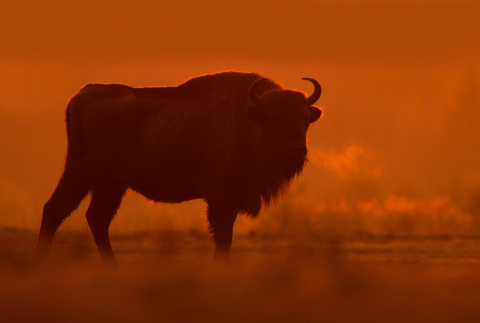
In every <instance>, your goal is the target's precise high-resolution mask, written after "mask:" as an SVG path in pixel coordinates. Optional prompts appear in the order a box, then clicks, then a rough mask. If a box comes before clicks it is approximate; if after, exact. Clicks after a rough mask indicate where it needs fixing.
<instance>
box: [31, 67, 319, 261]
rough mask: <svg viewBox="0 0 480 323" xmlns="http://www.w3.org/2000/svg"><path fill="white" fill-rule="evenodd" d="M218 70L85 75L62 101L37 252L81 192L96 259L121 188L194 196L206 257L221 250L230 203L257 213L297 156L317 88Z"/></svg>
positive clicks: (227, 235) (42, 252) (42, 253)
mask: <svg viewBox="0 0 480 323" xmlns="http://www.w3.org/2000/svg"><path fill="white" fill-rule="evenodd" d="M305 80H307V81H310V82H311V83H312V84H313V85H314V87H315V90H314V93H313V94H312V95H311V96H310V97H308V98H307V97H306V96H305V95H304V94H303V93H301V92H297V91H292V90H287V89H283V88H282V87H281V86H280V85H279V84H277V83H275V82H273V81H272V80H269V79H267V78H262V77H261V76H260V75H257V74H253V73H239V72H225V73H219V74H214V75H206V76H200V77H197V78H193V79H191V80H189V81H187V82H185V83H183V84H181V85H179V86H177V87H163V88H132V87H128V86H125V85H118V84H109V85H103V84H89V85H86V86H85V87H84V88H83V89H81V90H80V92H79V93H77V94H76V95H75V96H74V97H73V98H72V99H71V100H70V102H69V104H68V106H67V113H66V114H67V119H66V123H67V136H68V153H67V159H66V164H65V170H64V173H63V175H62V177H61V179H60V181H59V183H58V186H57V188H56V189H55V191H54V192H53V195H52V197H51V198H50V199H49V201H48V202H47V203H46V204H45V207H44V210H43V216H42V223H41V227H40V233H39V240H38V245H37V253H36V256H37V258H38V259H44V258H45V257H46V255H47V253H48V250H49V249H50V245H51V243H52V240H53V236H54V234H55V232H56V231H57V229H58V227H59V226H60V225H61V223H62V222H63V220H65V219H66V218H67V217H68V215H69V214H70V213H71V212H72V211H73V210H75V209H76V208H77V207H78V205H79V203H80V202H81V200H82V199H83V198H84V197H85V196H86V195H87V194H88V193H89V192H91V193H92V199H91V202H90V205H89V207H88V210H87V214H86V217H87V222H88V224H89V226H90V229H91V232H92V235H93V238H94V240H95V243H96V245H97V248H98V250H99V252H100V255H101V257H102V259H103V260H105V261H115V257H114V254H113V252H112V248H111V245H110V240H109V232H108V231H109V226H110V222H111V221H112V219H113V217H114V215H115V213H116V211H117V209H118V208H119V206H120V203H121V200H122V198H123V196H124V194H125V192H126V190H127V189H129V188H130V189H132V190H134V191H137V192H139V193H141V194H143V195H144V196H146V197H147V198H148V199H151V200H153V201H158V202H170V203H179V202H182V201H187V200H192V199H203V200H204V201H205V202H206V203H207V206H208V208H207V218H208V222H209V229H210V232H211V234H212V238H213V241H214V244H215V258H216V259H218V258H225V257H228V255H229V252H230V246H231V243H232V234H233V225H234V222H235V219H236V217H237V215H238V214H239V213H244V214H247V215H249V216H251V217H256V216H257V215H258V213H259V212H260V209H261V208H262V205H263V206H265V207H266V206H268V205H269V204H270V203H272V202H274V201H275V200H276V199H277V198H278V197H279V195H281V193H282V192H284V191H285V190H286V188H287V187H288V184H289V183H290V181H291V180H292V179H293V178H294V177H295V176H296V175H298V174H299V173H300V172H301V171H302V169H303V167H304V165H305V162H306V158H307V147H306V134H307V130H308V127H309V125H310V124H311V123H313V122H315V121H316V120H317V119H319V117H320V116H321V111H320V110H319V109H318V108H315V107H313V106H312V105H313V104H314V103H315V102H316V101H317V100H318V98H319V97H320V93H321V88H320V85H319V84H318V82H317V81H315V80H314V79H310V78H305Z"/></svg>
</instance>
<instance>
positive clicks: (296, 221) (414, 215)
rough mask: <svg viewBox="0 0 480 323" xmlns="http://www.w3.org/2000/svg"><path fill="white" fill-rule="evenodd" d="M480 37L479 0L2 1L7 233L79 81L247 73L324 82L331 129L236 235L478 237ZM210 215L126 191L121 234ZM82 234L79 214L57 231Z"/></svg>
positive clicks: (197, 225) (55, 149)
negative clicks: (286, 188)
mask: <svg viewBox="0 0 480 323" xmlns="http://www.w3.org/2000/svg"><path fill="white" fill-rule="evenodd" d="M479 32H480V3H479V2H477V1H471V2H467V1H388V0H384V1H361V0H359V1H313V0H312V1H307V0H298V1H284V0H275V1H220V0H215V1H205V0H202V1H197V0H193V1H192V0H188V1H182V0H176V1H170V0H168V1H147V0H137V1H134V2H132V1H124V0H120V1H92V0H82V1H76V0H75V1H64V0H62V1H60V0H56V1H54V0H50V1H21V0H20V1H19V0H2V1H1V2H0V89H1V90H0V226H3V227H16V228H21V229H28V230H37V228H38V226H39V223H40V219H41V210H42V207H43V204H44V203H45V201H46V200H47V199H48V198H49V196H50V194H51V193H52V191H53V189H54V187H55V185H56V183H57V181H58V179H59V177H60V175H61V171H62V167H63V163H64V159H65V153H66V135H65V126H64V111H65V106H66V103H67V101H68V99H69V97H71V96H72V95H73V94H74V93H75V92H76V91H77V90H78V89H79V88H80V87H81V86H82V85H84V84H85V83H89V82H101V83H125V84H128V85H132V86H165V85H176V84H179V83H181V82H183V81H184V80H186V79H188V78H190V77H194V76H197V75H201V74H206V73H213V72H218V71H223V70H240V71H247V72H250V71H253V72H258V73H261V74H263V75H266V76H269V77H272V78H274V79H275V80H277V81H279V82H281V83H283V84H284V85H285V86H286V87H292V88H296V89H299V90H302V91H305V92H308V93H310V92H311V90H312V88H311V85H310V84H309V83H308V82H304V81H301V80H300V78H301V77H314V78H316V79H317V80H319V81H320V83H321V84H322V87H323V95H322V98H321V99H320V100H319V102H318V104H317V105H318V106H323V107H324V117H323V118H322V119H321V120H320V121H319V122H318V123H317V124H316V125H315V126H314V127H313V128H312V129H311V131H310V134H309V149H310V164H309V165H308V166H307V168H306V170H305V172H304V173H303V174H302V176H301V177H300V179H299V181H297V182H296V183H295V184H294V185H293V187H292V190H291V192H290V194H289V195H288V196H287V197H286V199H285V200H284V202H283V203H281V204H280V205H278V206H277V207H275V208H273V209H272V210H270V211H269V212H266V213H264V214H262V215H261V217H260V218H259V220H258V221H250V220H248V219H241V220H240V221H239V223H238V226H237V227H236V230H237V232H239V233H242V232H243V233H248V234H252V233H265V234H278V233H282V234H290V233H293V234H295V233H300V234H302V235H303V234H305V232H307V233H308V234H312V235H324V234H334V235H351V234H373V235H377V234H378V235H400V236H403V235H409V236H411V235H442V236H443V235H471V234H478V232H479V231H478V229H480V227H479V226H478V223H477V222H479V221H478V219H480V149H479V143H478V140H479V138H480V127H479V126H480V83H479V68H480V42H479V38H478V36H479ZM84 210H85V203H84V204H83V205H82V213H83V212H84ZM201 213H203V206H202V203H201V202H189V203H185V204H182V205H176V206H170V205H153V204H151V203H145V200H144V198H143V197H141V196H139V195H137V194H134V193H129V194H128V197H127V198H126V199H125V200H124V203H123V206H122V208H121V210H120V211H119V215H118V216H117V218H116V220H115V221H114V223H113V227H112V230H113V232H114V233H115V232H126V231H145V230H150V229H154V230H156V229H168V230H170V229H171V230H186V231H196V230H199V231H200V230H202V232H204V230H205V228H204V227H203V225H204V219H203V218H202V216H200V214H201ZM86 228H87V226H86V221H85V220H84V215H83V214H79V213H78V212H76V213H75V214H74V215H73V216H72V217H71V218H70V219H69V220H68V221H66V223H65V226H63V227H62V230H87V229H86Z"/></svg>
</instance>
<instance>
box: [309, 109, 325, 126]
mask: <svg viewBox="0 0 480 323" xmlns="http://www.w3.org/2000/svg"><path fill="white" fill-rule="evenodd" d="M308 110H309V111H310V119H309V120H310V123H312V122H315V121H317V120H318V119H319V118H320V116H321V115H322V110H320V109H319V108H316V107H308Z"/></svg>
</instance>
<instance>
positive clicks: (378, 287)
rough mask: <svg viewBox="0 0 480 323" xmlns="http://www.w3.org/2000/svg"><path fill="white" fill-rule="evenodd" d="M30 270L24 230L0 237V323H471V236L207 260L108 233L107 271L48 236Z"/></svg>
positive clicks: (90, 250)
mask: <svg viewBox="0 0 480 323" xmlns="http://www.w3.org/2000/svg"><path fill="white" fill-rule="evenodd" d="M56 238H57V239H56V240H55V243H54V248H53V250H52V254H51V258H50V261H49V262H48V263H47V264H44V265H42V266H37V265H35V264H33V263H32V261H31V256H32V252H33V249H34V246H35V239H36V234H35V233H33V232H29V231H21V230H14V229H10V230H9V229H4V230H2V231H1V232H0V239H1V246H0V257H1V259H0V271H1V273H0V312H1V313H2V314H1V315H2V316H3V318H2V321H3V322H30V321H36V322H87V321H88V322H133V321H135V322H207V321H208V322H353V321H355V322H474V321H477V320H478V319H480V308H479V307H478V297H479V296H480V270H479V269H480V240H479V239H478V238H467V237H465V238H446V237H445V238H438V237H437V238H433V237H432V238H428V237H423V238H412V239H394V238H386V237H373V236H369V237H356V238H348V239H346V238H339V239H332V238H330V239H321V238H318V239H306V240H301V239H293V240H292V239H286V238H285V237H274V236H264V237H262V236H248V235H240V236H238V237H236V239H235V241H234V249H233V254H232V260H231V262H230V263H228V264H212V262H211V254H212V245H211V242H210V241H209V237H208V236H207V235H206V234H200V233H194V232H190V233H186V232H172V231H166V232H159V233H137V234H117V235H114V236H113V238H112V243H113V246H114V249H115V250H116V253H117V255H118V260H119V265H118V266H116V267H114V268H112V267H108V266H103V265H102V264H101V263H100V261H99V257H98V255H97V252H96V250H95V248H94V246H93V242H92V239H91V237H90V236H89V235H87V234H84V233H68V232H60V234H59V235H58V236H57V237H56Z"/></svg>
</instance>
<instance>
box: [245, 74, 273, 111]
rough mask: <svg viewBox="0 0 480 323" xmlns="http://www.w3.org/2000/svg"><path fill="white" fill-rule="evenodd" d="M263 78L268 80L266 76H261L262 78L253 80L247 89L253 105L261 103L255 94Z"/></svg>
mask: <svg viewBox="0 0 480 323" xmlns="http://www.w3.org/2000/svg"><path fill="white" fill-rule="evenodd" d="M265 80H268V78H266V77H262V78H259V79H258V80H255V82H253V83H252V85H250V90H249V91H248V93H249V95H250V100H251V101H252V102H253V103H254V104H255V105H261V102H260V100H259V98H258V95H257V87H258V85H259V84H260V83H262V82H263V81H265Z"/></svg>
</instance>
